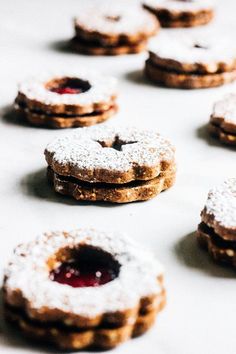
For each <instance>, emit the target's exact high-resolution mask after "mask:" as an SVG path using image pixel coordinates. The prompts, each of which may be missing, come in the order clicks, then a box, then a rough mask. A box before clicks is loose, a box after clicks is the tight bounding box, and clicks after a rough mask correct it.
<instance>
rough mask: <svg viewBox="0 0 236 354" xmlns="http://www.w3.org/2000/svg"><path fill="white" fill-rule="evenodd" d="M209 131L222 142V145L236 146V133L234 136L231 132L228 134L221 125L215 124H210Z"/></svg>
mask: <svg viewBox="0 0 236 354" xmlns="http://www.w3.org/2000/svg"><path fill="white" fill-rule="evenodd" d="M208 130H209V133H210V134H211V135H212V136H213V137H214V138H216V139H218V140H220V141H221V142H222V143H224V144H227V145H233V146H236V134H235V132H234V133H232V134H231V133H230V132H226V131H225V130H224V129H222V128H221V127H220V126H219V125H216V124H214V123H209V125H208Z"/></svg>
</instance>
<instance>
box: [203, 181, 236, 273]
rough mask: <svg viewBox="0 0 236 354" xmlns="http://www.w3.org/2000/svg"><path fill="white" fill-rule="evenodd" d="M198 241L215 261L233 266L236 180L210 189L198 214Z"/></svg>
mask: <svg viewBox="0 0 236 354" xmlns="http://www.w3.org/2000/svg"><path fill="white" fill-rule="evenodd" d="M201 219H202V220H201V223H200V224H199V226H198V231H197V239H198V241H199V243H200V245H201V246H202V247H204V248H206V249H207V250H208V252H209V253H210V255H211V256H212V257H213V259H214V260H216V261H218V262H221V263H224V264H229V265H231V266H233V267H235V266H236V179H235V178H230V179H227V180H226V181H224V182H223V183H221V184H220V185H218V186H216V187H215V188H213V189H211V190H210V192H209V194H208V198H207V202H206V204H205V207H204V209H203V210H202V212H201Z"/></svg>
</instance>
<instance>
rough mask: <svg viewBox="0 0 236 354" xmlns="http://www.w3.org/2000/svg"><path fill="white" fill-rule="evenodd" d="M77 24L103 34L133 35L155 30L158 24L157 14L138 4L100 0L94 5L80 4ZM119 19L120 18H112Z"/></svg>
mask: <svg viewBox="0 0 236 354" xmlns="http://www.w3.org/2000/svg"><path fill="white" fill-rule="evenodd" d="M78 13H79V15H78V17H77V18H76V19H75V26H79V27H81V28H83V29H84V30H86V31H89V32H99V33H101V34H107V35H111V34H116V35H122V34H127V35H129V34H130V35H132V34H136V33H140V32H153V31H155V29H156V28H157V26H158V23H157V20H156V18H155V16H153V15H152V14H149V13H148V11H146V10H144V9H142V7H141V6H137V5H136V4H129V3H127V1H126V2H125V1H123V2H122V1H119V2H113V1H112V2H111V1H110V0H109V1H107V0H106V1H103V0H99V1H97V2H95V4H94V5H91V4H90V5H88V4H86V5H84V6H82V5H81V6H80V11H78ZM112 19H118V20H112Z"/></svg>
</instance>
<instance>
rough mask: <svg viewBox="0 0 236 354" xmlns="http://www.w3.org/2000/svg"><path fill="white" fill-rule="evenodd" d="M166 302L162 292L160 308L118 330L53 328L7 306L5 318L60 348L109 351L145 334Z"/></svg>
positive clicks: (26, 331) (25, 332)
mask: <svg viewBox="0 0 236 354" xmlns="http://www.w3.org/2000/svg"><path fill="white" fill-rule="evenodd" d="M165 303H166V296H165V293H163V295H162V299H161V301H160V303H159V306H158V307H157V308H156V309H155V310H152V311H150V312H148V313H146V314H143V315H142V314H139V315H138V317H137V319H136V320H135V322H134V323H130V324H126V325H124V326H122V327H118V328H99V327H97V328H96V327H95V328H90V329H79V328H77V329H75V328H69V327H68V328H62V327H59V326H58V327H57V326H56V325H54V326H53V325H51V326H47V325H46V324H45V325H44V324H43V325H42V324H41V323H38V322H36V321H31V320H30V319H28V318H27V317H25V316H24V315H21V314H20V313H19V311H15V310H14V309H12V308H10V307H8V306H6V307H5V318H6V319H7V320H8V321H9V322H11V323H13V324H15V325H16V326H17V327H18V328H19V329H20V330H21V331H22V332H23V333H24V334H25V335H26V336H27V337H29V338H30V339H32V338H34V339H38V340H40V341H45V342H46V343H51V344H52V345H54V346H56V347H58V348H60V349H64V350H78V349H83V348H87V347H96V348H103V349H109V348H113V347H116V346H117V345H119V344H121V343H123V342H125V341H126V340H128V339H130V338H132V337H137V336H140V335H142V334H144V333H145V332H147V331H148V330H149V329H150V328H151V327H152V326H153V324H154V322H155V319H156V315H157V313H158V312H160V311H161V310H162V309H163V307H164V306H165Z"/></svg>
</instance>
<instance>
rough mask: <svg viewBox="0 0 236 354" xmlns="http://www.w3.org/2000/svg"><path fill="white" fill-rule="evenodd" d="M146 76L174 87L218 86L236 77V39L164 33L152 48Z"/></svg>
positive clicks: (150, 48)
mask: <svg viewBox="0 0 236 354" xmlns="http://www.w3.org/2000/svg"><path fill="white" fill-rule="evenodd" d="M145 72H146V75H147V77H148V78H149V79H150V80H152V81H154V82H156V83H158V84H161V85H164V86H167V87H175V88H186V89H194V88H207V87H216V86H221V85H223V84H226V83H229V82H232V81H234V80H235V79H236V50H235V45H234V41H233V40H232V39H230V38H228V37H217V38H216V37H215V35H214V34H211V33H210V32H209V33H206V34H204V35H203V34H199V33H198V34H197V33H190V34H186V33H185V34H180V33H178V34H167V33H164V34H161V35H160V36H159V38H158V40H157V41H153V42H152V43H151V45H150V47H149V58H148V60H147V61H146V66H145Z"/></svg>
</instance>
